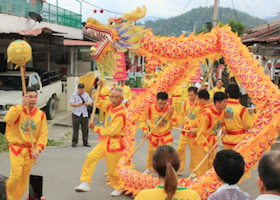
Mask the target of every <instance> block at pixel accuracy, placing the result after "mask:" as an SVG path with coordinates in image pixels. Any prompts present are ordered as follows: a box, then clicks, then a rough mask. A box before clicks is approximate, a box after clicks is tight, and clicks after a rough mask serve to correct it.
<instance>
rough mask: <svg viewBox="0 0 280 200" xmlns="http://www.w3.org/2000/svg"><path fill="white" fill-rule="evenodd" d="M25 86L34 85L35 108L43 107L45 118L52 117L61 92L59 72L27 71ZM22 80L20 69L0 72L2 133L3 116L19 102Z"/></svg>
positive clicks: (3, 125) (1, 129)
mask: <svg viewBox="0 0 280 200" xmlns="http://www.w3.org/2000/svg"><path fill="white" fill-rule="evenodd" d="M25 83H26V87H34V88H35V89H36V90H37V91H38V102H37V104H36V107H37V108H40V109H44V110H45V112H46V116H47V119H53V118H54V116H55V110H56V101H57V100H58V98H59V96H60V94H61V93H62V83H61V72H60V70H54V71H49V72H42V71H41V70H39V71H34V70H33V71H29V69H27V71H26V73H25ZM21 100H22V81H21V75H20V71H6V72H2V73H0V132H2V133H4V130H3V129H4V127H5V120H4V117H5V115H6V114H7V113H8V111H9V109H10V108H11V107H12V106H13V105H17V104H19V103H21Z"/></svg>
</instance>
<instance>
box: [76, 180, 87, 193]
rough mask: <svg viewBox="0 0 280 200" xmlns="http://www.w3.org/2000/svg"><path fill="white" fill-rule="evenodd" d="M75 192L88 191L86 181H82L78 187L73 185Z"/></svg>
mask: <svg viewBox="0 0 280 200" xmlns="http://www.w3.org/2000/svg"><path fill="white" fill-rule="evenodd" d="M75 191H76V192H88V191H90V188H89V184H88V183H87V182H82V183H81V184H80V185H79V186H78V187H75Z"/></svg>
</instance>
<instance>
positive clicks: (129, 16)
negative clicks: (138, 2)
mask: <svg viewBox="0 0 280 200" xmlns="http://www.w3.org/2000/svg"><path fill="white" fill-rule="evenodd" d="M146 13H147V9H146V7H145V6H143V7H142V9H141V8H140V7H137V8H136V9H135V10H133V11H132V12H130V13H125V14H123V15H122V18H123V19H126V20H127V21H132V22H135V21H137V20H138V19H140V18H143V17H145V15H146Z"/></svg>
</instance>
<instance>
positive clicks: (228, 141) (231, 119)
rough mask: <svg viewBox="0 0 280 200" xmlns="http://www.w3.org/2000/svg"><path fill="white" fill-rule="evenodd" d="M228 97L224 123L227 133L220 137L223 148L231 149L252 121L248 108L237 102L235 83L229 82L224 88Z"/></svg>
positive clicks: (238, 95)
mask: <svg viewBox="0 0 280 200" xmlns="http://www.w3.org/2000/svg"><path fill="white" fill-rule="evenodd" d="M226 94H227V95H228V97H229V99H228V102H227V107H226V118H225V125H226V130H227V133H226V135H225V136H224V137H223V138H222V141H223V149H233V147H234V146H235V145H237V143H238V142H239V141H240V140H242V139H243V138H244V137H245V136H246V132H247V131H248V130H249V128H251V126H252V124H253V121H252V117H251V116H250V113H249V112H248V110H247V109H246V108H245V107H244V106H242V105H241V104H240V103H239V99H240V91H239V87H238V85H236V84H229V85H228V86H227V88H226Z"/></svg>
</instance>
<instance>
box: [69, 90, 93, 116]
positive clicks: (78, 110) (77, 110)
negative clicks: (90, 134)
mask: <svg viewBox="0 0 280 200" xmlns="http://www.w3.org/2000/svg"><path fill="white" fill-rule="evenodd" d="M81 96H82V97H83V99H84V100H85V102H93V101H92V99H91V98H90V96H89V95H88V93H86V92H84V93H83V94H82V95H81ZM82 102H83V100H82V98H81V97H80V96H79V95H78V92H74V93H73V94H72V96H71V98H70V101H69V103H82ZM73 113H74V115H77V116H81V114H83V117H89V115H88V111H87V106H86V105H81V106H75V107H73Z"/></svg>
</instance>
